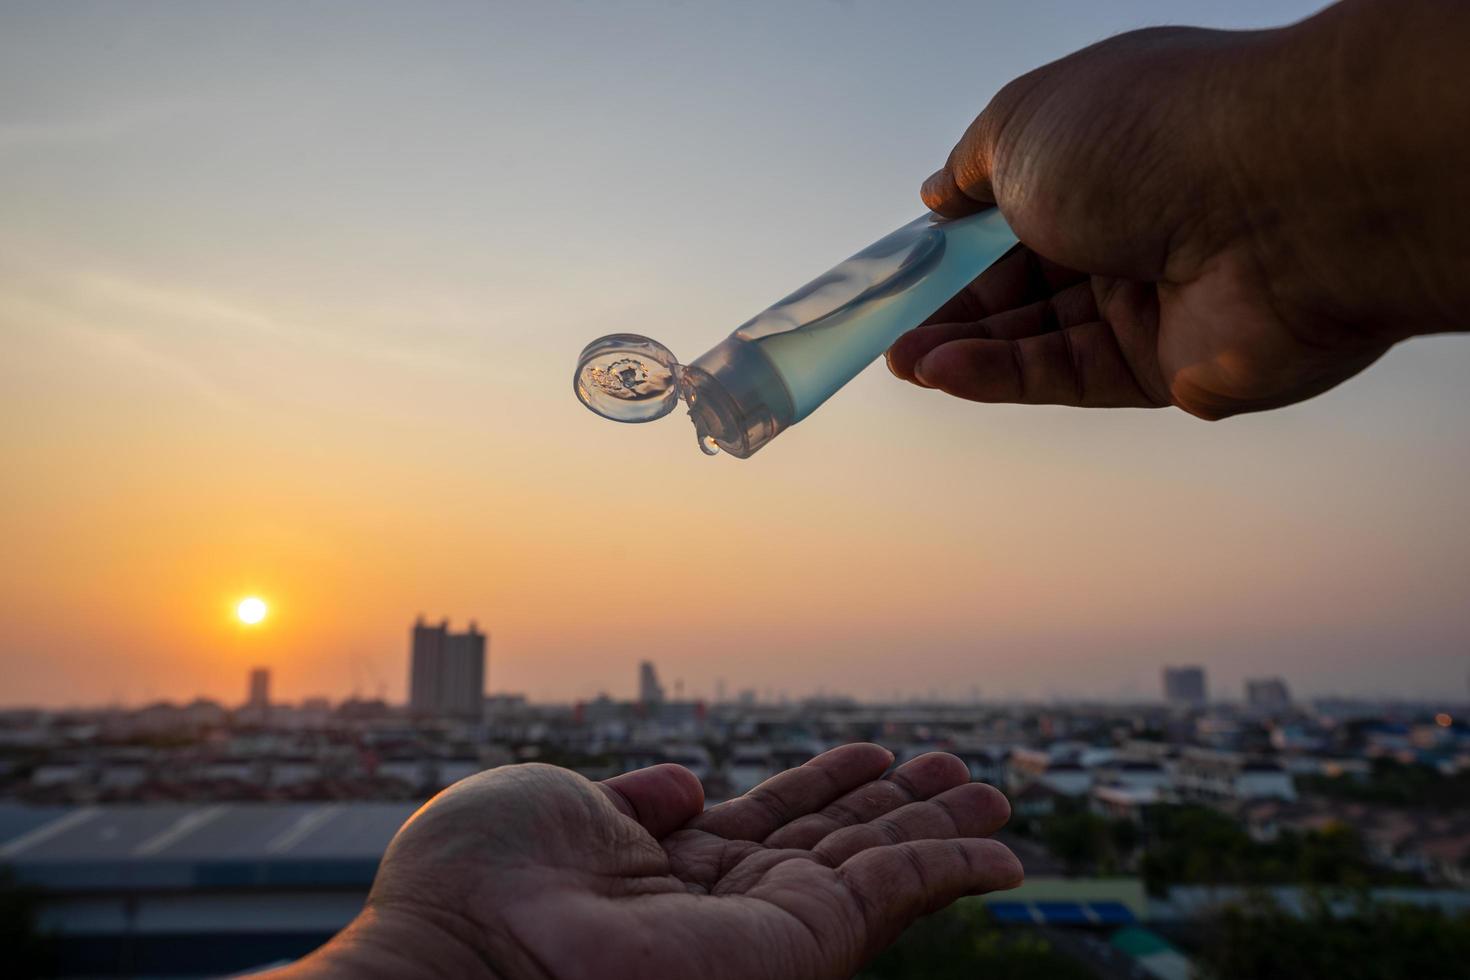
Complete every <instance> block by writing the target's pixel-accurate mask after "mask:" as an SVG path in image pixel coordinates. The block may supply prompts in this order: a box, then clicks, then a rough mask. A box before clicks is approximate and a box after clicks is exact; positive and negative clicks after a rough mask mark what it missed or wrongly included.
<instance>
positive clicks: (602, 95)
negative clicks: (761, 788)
mask: <svg viewBox="0 0 1470 980" xmlns="http://www.w3.org/2000/svg"><path fill="white" fill-rule="evenodd" d="M1316 6H1318V5H1317V4H1313V3H1296V2H1264V0H1262V2H1237V3H1232V4H1220V3H1215V2H1207V0H1196V2H1178V0H1175V2H1162V0H1160V2H1128V3H1107V4H1101V3H1096V2H1094V0H1067V2H1062V0H1056V2H1041V0H1025V2H1022V0H1016V2H999V0H976V2H970V3H929V4H917V3H904V4H894V3H877V2H863V0H852V2H845V3H836V2H833V3H819V2H810V3H791V2H772V3H740V4H719V5H716V4H714V3H701V2H693V0H690V2H673V0H665V2H651V3H639V4H633V3H583V4H571V3H565V4H564V3H540V4H529V3H526V4H520V3H492V2H485V3H469V2H465V3H413V4H407V3H404V4H397V3H394V4H388V3H384V4H372V3H361V2H352V3H347V2H343V3H295V2H292V3H281V4H266V3H252V4H149V3H141V2H139V3H129V4H107V3H97V4H82V3H77V4H64V5H63V4H44V3H28V4H7V5H6V6H5V7H4V9H3V11H0V92H3V93H4V96H3V98H0V339H3V343H4V347H3V351H4V353H3V354H0V453H3V467H0V557H3V561H0V669H3V677H4V684H3V687H0V703H4V704H22V703H45V704H84V703H101V702H105V701H113V700H117V701H122V702H128V703H137V702H141V701H143V700H144V699H155V698H173V699H181V698H189V697H193V696H194V695H196V694H204V695H208V696H213V697H219V698H223V699H225V700H227V701H229V702H230V703H236V702H239V701H241V700H243V698H244V692H245V677H246V671H247V669H248V668H249V667H251V666H253V665H257V664H260V665H268V666H270V667H271V668H272V670H273V672H274V676H275V681H276V692H277V694H278V695H279V696H280V697H281V698H284V699H289V700H294V699H298V698H300V697H303V696H309V695H314V694H325V695H328V696H331V697H333V698H338V697H343V696H346V695H347V694H349V693H351V692H352V691H353V690H357V691H359V692H361V693H362V694H365V695H373V694H376V693H378V692H379V691H380V690H381V691H383V692H385V693H386V694H387V696H389V697H390V698H394V699H397V698H401V697H402V696H403V694H404V687H405V680H406V676H407V642H408V628H409V626H410V624H411V622H412V620H413V618H414V617H415V615H417V614H418V613H420V612H422V613H424V614H425V615H427V616H429V617H430V618H433V619H437V618H439V617H441V616H448V617H450V618H451V621H452V622H453V623H454V624H455V625H457V626H460V625H463V624H464V623H465V622H467V621H468V620H470V619H475V620H477V621H478V622H479V624H480V626H481V628H482V629H485V630H486V631H488V632H489V633H490V634H491V649H490V668H489V679H490V680H489V685H490V688H491V689H492V690H496V691H518V692H525V693H527V694H529V695H531V696H533V697H535V698H558V699H561V698H578V697H586V696H590V695H594V694H596V693H597V692H598V691H600V690H607V691H609V692H611V693H612V694H614V695H617V696H628V695H630V694H631V693H632V691H633V688H634V681H635V669H636V664H637V661H638V660H640V659H642V658H645V657H647V658H651V659H653V660H655V661H656V662H657V663H658V665H659V667H660V669H661V671H662V673H663V675H664V678H665V681H666V682H667V683H669V684H670V685H672V683H673V681H674V680H675V679H676V678H682V679H683V681H684V685H685V690H686V693H693V694H709V693H711V692H712V691H713V688H714V683H715V679H716V678H724V679H725V680H726V682H727V684H728V686H729V688H730V689H731V690H732V691H733V690H736V689H739V688H743V687H754V688H757V689H759V690H762V691H764V690H768V689H769V690H775V691H781V690H785V691H788V692H790V693H791V694H792V695H797V694H803V693H807V692H811V691H814V690H816V689H818V688H819V687H824V688H826V689H829V690H840V691H845V692H850V693H853V694H857V695H861V696H875V695H883V696H887V695H890V694H892V693H893V692H895V691H897V692H901V693H903V694H906V695H907V694H912V693H916V692H918V693H925V692H929V691H931V690H937V691H939V692H940V693H942V694H946V695H950V696H958V697H969V696H970V692H971V690H972V688H978V689H979V690H980V692H981V693H982V695H984V696H988V697H1003V696H1016V695H1026V696H1050V695H1068V696H1097V697H1104V698H1114V697H1131V696H1154V695H1156V694H1157V692H1158V687H1159V684H1158V671H1159V668H1160V666H1161V665H1163V664H1165V663H1175V662H1200V663H1203V664H1205V665H1206V666H1207V667H1208V668H1209V671H1210V679H1211V684H1212V689H1213V692H1214V693H1216V694H1220V695H1229V696H1237V697H1238V696H1239V694H1240V683H1241V680H1242V678H1244V677H1246V676H1255V675H1261V674H1280V675H1282V676H1284V677H1285V678H1286V679H1287V680H1288V681H1289V682H1290V683H1291V684H1292V685H1293V686H1294V688H1295V689H1296V690H1297V691H1298V692H1299V693H1305V694H1314V693H1326V692H1341V693H1351V694H1386V695H1425V696H1430V695H1432V696H1446V697H1453V698H1463V697H1464V696H1465V692H1466V680H1467V674H1470V595H1467V583H1470V517H1467V508H1466V499H1467V494H1466V491H1467V487H1470V393H1467V392H1470V338H1467V337H1464V336H1449V337H1442V338H1435V339H1424V340H1417V341H1413V342H1411V343H1409V344H1406V345H1404V346H1402V347H1400V348H1398V349H1396V350H1395V351H1393V352H1392V353H1391V354H1390V355H1389V356H1388V357H1387V358H1385V359H1384V361H1383V362H1382V363H1381V364H1380V365H1378V366H1377V367H1375V368H1374V369H1372V370H1370V371H1369V372H1368V373H1367V374H1366V375H1364V376H1362V377H1361V378H1358V379H1356V380H1354V381H1352V382H1350V383H1348V384H1347V385H1346V386H1345V387H1343V388H1341V389H1338V390H1336V391H1333V392H1331V393H1329V394H1327V395H1325V396H1323V397H1321V398H1318V399H1316V400H1314V401H1311V402H1309V403H1307V404H1304V405H1300V406H1297V407H1294V408H1290V409H1287V410H1283V411H1278V412H1274V413H1270V414H1266V415H1259V416H1252V417H1245V418H1239V419H1234V420H1231V421H1227V422H1223V423H1218V424H1213V425H1212V424H1206V423H1203V422H1199V421H1195V420H1193V419H1190V418H1188V417H1187V416H1184V415H1183V414H1180V413H1177V412H1172V411H1167V412H1166V411H1158V412H1145V411H1133V410H1119V411H1110V412H1108V411H1094V412H1088V411H1085V410H1078V409H1066V408H1027V407H986V406H980V405H975V404H970V403H966V402H960V401H956V400H951V399H947V398H945V397H944V396H941V395H939V394H937V393H934V392H927V391H922V390H919V389H917V388H913V387H910V386H907V385H904V384H901V383H899V382H897V381H895V380H894V379H892V378H891V377H890V376H889V375H888V373H887V372H886V371H885V370H884V369H883V368H882V367H881V366H875V367H874V368H872V369H871V370H869V371H868V372H867V373H865V374H864V375H863V376H862V377H861V378H859V379H858V380H857V381H856V382H854V383H853V384H852V385H850V386H849V387H848V388H847V389H845V390H844V391H842V392H841V393H840V394H838V395H837V396H836V397H835V398H834V399H833V400H832V401H831V402H830V403H829V404H827V405H826V406H825V407H823V408H822V409H821V410H820V411H818V412H817V413H816V414H815V415H813V416H812V417H811V418H810V419H808V420H806V421H804V422H803V423H801V424H800V425H799V426H797V427H796V428H794V429H792V430H791V431H789V432H787V433H785V434H783V435H782V436H781V437H780V438H779V439H778V440H777V441H776V442H774V443H773V444H772V445H770V446H769V447H767V448H766V449H764V450H763V451H762V452H761V453H760V454H759V455H757V456H756V457H754V458H753V459H750V460H747V461H738V460H734V459H730V458H728V457H719V458H714V459H708V458H705V457H704V456H702V455H701V454H700V453H699V452H698V450H697V448H696V446H695V440H694V435H693V430H692V428H691V427H690V426H689V425H688V424H687V422H686V421H685V420H684V419H683V418H682V417H681V416H679V415H676V416H675V417H672V418H670V419H667V420H664V421H663V422H660V423H655V424H652V425H647V426H617V425H614V424H612V423H609V422H605V421H602V420H600V419H597V418H595V417H594V416H592V415H591V414H589V413H588V412H587V411H586V410H585V409H583V408H582V407H581V406H580V405H579V404H578V403H577V402H576V400H575V399H574V397H573V395H572V390H571V372H572V366H573V363H574V361H575V358H576V354H577V352H578V351H579V349H580V348H581V346H582V345H583V344H584V343H586V342H587V341H588V340H590V339H592V338H593V337H595V336H598V335H600V334H604V333H609V332H613V331H617V330H631V331H636V332H639V333H646V334H648V335H650V336H653V337H656V338H658V339H659V340H661V341H663V342H664V343H666V344H668V345H669V346H670V347H671V348H672V349H673V350H674V351H675V352H676V353H678V354H679V355H681V356H682V357H684V358H686V359H692V358H693V357H695V356H697V355H698V354H699V353H700V352H702V351H703V350H705V349H707V348H708V347H709V346H711V345H713V344H714V343H715V342H716V341H717V340H719V339H720V338H721V337H723V336H724V335H725V334H726V333H728V332H729V330H730V329H731V328H733V327H734V326H735V325H736V324H738V323H740V322H741V321H743V320H744V319H746V318H747V317H749V316H750V315H751V314H752V313H754V312H756V311H758V310H760V309H761V308H763V307H764V306H766V305H767V304H768V303H770V302H771V301H772V300H774V299H776V298H778V297H780V296H782V295H784V294H785V293H786V292H788V291H789V290H790V289H792V288H793V287H795V286H798V285H800V284H801V283H803V282H805V281H806V280H808V279H810V278H812V277H813V276H814V275H815V274H817V273H820V272H822V271H823V270H825V269H826V268H828V267H829V266H830V265H832V264H833V263H835V262H836V261H837V260H839V259H841V258H842V257H844V256H845V255H847V254H849V253H851V252H853V251H855V250H856V249H858V248H859V247H861V246H863V245H865V244H867V243H868V242H870V241H872V240H873V239H875V238H877V237H879V236H880V235H882V234H884V233H886V232H888V231H889V230H891V229H892V228H894V227H896V226H897V225H899V224H900V223H902V222H904V221H906V220H908V219H909V218H912V217H914V216H916V215H917V214H918V213H919V212H920V210H921V205H920V203H919V200H918V187H919V183H920V181H921V180H922V179H923V178H924V177H925V176H926V175H927V174H929V173H930V172H931V171H932V170H933V169H935V167H937V166H938V165H939V164H940V163H942V162H943V160H944V157H945V154H946V153H947V152H948V150H949V147H950V146H951V145H952V144H953V142H954V140H955V139H956V138H957V137H958V136H959V134H960V133H961V132H962V131H963V129H964V127H965V126H966V124H967V123H968V122H969V120H970V119H971V117H972V116H973V115H974V114H975V113H976V112H977V111H978V110H979V109H980V108H981V107H982V106H983V105H984V103H985V102H986V100H987V99H988V98H989V96H990V95H991V94H992V93H993V91H994V90H995V89H996V88H998V87H999V86H1000V85H1002V84H1003V83H1004V82H1005V81H1007V80H1008V79H1010V78H1011V77H1013V76H1014V75H1016V74H1019V73H1021V72H1023V71H1025V70H1027V69H1029V68H1031V67H1034V66H1036V65H1038V64H1041V63H1043V62H1045V61H1048V60H1050V59H1052V58H1054V57H1057V56H1059V55H1062V54H1064V53H1066V52H1067V51H1069V50H1072V49H1074V48H1076V47H1079V46H1081V45H1084V44H1087V43H1090V42H1092V41H1095V40H1097V39H1100V38H1102V37H1105V36H1107V35H1109V34H1111V33H1115V32H1117V31H1121V30H1126V29H1130V28H1134V27H1141V26H1147V25H1153V24H1160V23H1169V22H1187V23H1200V24H1212V25H1218V26H1265V25H1274V24H1280V23H1285V22H1287V21H1290V20H1293V19H1296V18H1298V17H1300V16H1302V15H1304V14H1306V13H1309V12H1310V11H1311V10H1312V9H1314V8H1315V7H1316ZM1099 165H1100V166H1104V165H1106V161H1101V160H1100V161H1099ZM246 595H258V596H261V597H263V598H264V599H265V600H266V601H267V602H268V603H269V604H270V607H271V615H270V616H269V617H268V618H267V619H266V621H265V622H263V623H262V624H260V625H259V626H257V627H255V628H252V629H244V628H242V627H241V626H240V625H239V623H238V621H237V620H236V618H235V616H234V608H235V605H236V603H237V602H238V601H239V600H240V599H241V598H242V597H244V596H246Z"/></svg>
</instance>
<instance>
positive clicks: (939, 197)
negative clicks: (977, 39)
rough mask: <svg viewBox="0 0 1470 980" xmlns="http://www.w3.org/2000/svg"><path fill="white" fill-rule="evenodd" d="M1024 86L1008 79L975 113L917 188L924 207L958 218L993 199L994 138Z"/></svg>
mask: <svg viewBox="0 0 1470 980" xmlns="http://www.w3.org/2000/svg"><path fill="white" fill-rule="evenodd" d="M1017 81H1018V82H1019V81H1020V80H1019V79H1018V80H1017ZM1024 90H1025V89H1024V86H1023V85H1019V84H1017V82H1012V83H1011V84H1009V85H1007V86H1005V87H1004V88H1002V89H1001V90H1000V91H999V92H997V93H996V95H995V97H994V98H993V99H991V100H990V104H989V105H987V106H986V107H985V108H984V110H982V111H981V113H980V115H978V116H976V117H975V120H974V121H973V122H972V123H970V125H969V127H968V128H967V129H966V130H965V133H964V135H963V136H961V137H960V141H959V142H958V143H956V144H955V147H954V149H953V150H950V152H949V158H948V159H947V160H945V161H944V166H943V167H940V168H939V169H938V170H936V171H935V172H934V173H932V174H930V175H929V177H928V178H927V179H926V180H925V181H924V183H923V186H922V187H920V188H919V196H920V197H921V198H922V199H923V201H924V206H925V207H927V208H928V209H929V210H931V211H936V212H938V213H939V214H942V215H944V216H945V217H947V218H960V217H964V216H965V215H967V214H974V213H975V212H976V211H979V210H981V209H982V208H985V207H988V206H990V205H992V204H994V203H995V202H996V198H995V188H994V186H993V184H992V181H991V177H992V173H993V171H994V168H995V149H996V142H997V140H998V138H999V136H1000V131H1001V126H1002V124H1003V123H1004V122H1005V120H1006V118H1007V117H1008V116H1010V115H1011V113H1012V111H1013V110H1014V107H1015V104H1016V102H1017V100H1018V98H1019V96H1020V93H1022V92H1023V91H1024Z"/></svg>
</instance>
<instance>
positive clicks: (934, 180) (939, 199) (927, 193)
mask: <svg viewBox="0 0 1470 980" xmlns="http://www.w3.org/2000/svg"><path fill="white" fill-rule="evenodd" d="M951 182H952V181H951V178H950V176H949V170H948V169H947V168H945V167H940V168H939V169H938V170H936V171H934V172H933V173H932V174H930V175H929V176H928V177H926V178H925V179H924V185H923V186H922V187H920V188H919V197H921V198H923V200H924V206H925V207H926V208H929V209H930V210H931V211H932V210H934V208H935V207H936V206H937V205H942V204H943V203H944V200H945V197H946V192H947V191H948V188H949V185H950V183H951Z"/></svg>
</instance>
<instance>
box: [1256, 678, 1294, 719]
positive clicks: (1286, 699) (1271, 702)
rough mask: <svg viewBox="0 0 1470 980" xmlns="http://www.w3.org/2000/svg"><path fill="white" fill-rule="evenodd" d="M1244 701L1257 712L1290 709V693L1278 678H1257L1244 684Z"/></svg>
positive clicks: (1284, 683)
mask: <svg viewBox="0 0 1470 980" xmlns="http://www.w3.org/2000/svg"><path fill="white" fill-rule="evenodd" d="M1245 701H1246V704H1248V705H1249V706H1250V707H1252V708H1254V709H1256V710H1257V711H1285V710H1286V709H1287V708H1290V707H1291V692H1290V691H1289V690H1288V689H1287V687H1286V681H1284V680H1282V679H1281V678H1279V677H1257V678H1254V679H1251V680H1247V681H1246V682H1245Z"/></svg>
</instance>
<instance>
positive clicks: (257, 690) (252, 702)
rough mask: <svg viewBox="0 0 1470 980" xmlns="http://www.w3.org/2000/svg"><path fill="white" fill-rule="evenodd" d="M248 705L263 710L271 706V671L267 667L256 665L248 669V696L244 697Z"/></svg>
mask: <svg viewBox="0 0 1470 980" xmlns="http://www.w3.org/2000/svg"><path fill="white" fill-rule="evenodd" d="M245 704H246V705H247V706H248V707H251V708H255V709H257V710H260V711H264V710H266V709H267V708H269V707H270V706H271V671H270V668H269V667H256V668H254V669H253V670H251V671H250V696H249V697H247V698H246V699H245Z"/></svg>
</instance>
